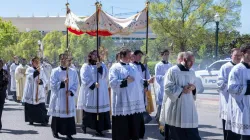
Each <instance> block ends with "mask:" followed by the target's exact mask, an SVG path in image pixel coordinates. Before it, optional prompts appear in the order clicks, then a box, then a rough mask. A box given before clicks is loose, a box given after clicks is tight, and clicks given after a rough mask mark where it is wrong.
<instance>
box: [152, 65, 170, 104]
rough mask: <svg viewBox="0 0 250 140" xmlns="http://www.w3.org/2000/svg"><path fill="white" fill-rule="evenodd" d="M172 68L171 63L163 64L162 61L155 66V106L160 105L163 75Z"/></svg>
mask: <svg viewBox="0 0 250 140" xmlns="http://www.w3.org/2000/svg"><path fill="white" fill-rule="evenodd" d="M170 67H172V64H171V63H167V64H164V63H163V62H162V61H161V62H158V63H157V64H156V65H155V84H156V86H155V87H156V91H155V92H156V93H155V95H156V104H157V105H162V100H163V95H164V75H165V74H166V73H167V71H168V69H169V68H170Z"/></svg>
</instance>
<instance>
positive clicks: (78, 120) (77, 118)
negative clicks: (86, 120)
mask: <svg viewBox="0 0 250 140" xmlns="http://www.w3.org/2000/svg"><path fill="white" fill-rule="evenodd" d="M68 61H69V66H70V68H71V69H73V70H75V71H76V73H77V80H78V86H77V90H76V94H75V104H76V105H77V100H78V95H79V91H80V86H81V85H80V81H79V77H80V76H79V69H78V68H77V67H76V66H75V65H74V64H73V63H72V61H73V57H72V56H70V57H68ZM75 122H76V124H79V123H82V111H81V110H76V116H75Z"/></svg>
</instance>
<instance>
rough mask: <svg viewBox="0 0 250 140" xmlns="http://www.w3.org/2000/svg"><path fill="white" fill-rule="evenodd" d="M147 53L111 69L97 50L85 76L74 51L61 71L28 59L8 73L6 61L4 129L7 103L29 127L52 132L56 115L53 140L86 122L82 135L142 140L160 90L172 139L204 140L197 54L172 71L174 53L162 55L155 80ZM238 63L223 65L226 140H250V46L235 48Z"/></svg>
mask: <svg viewBox="0 0 250 140" xmlns="http://www.w3.org/2000/svg"><path fill="white" fill-rule="evenodd" d="M143 55H144V53H143V52H142V51H140V50H135V51H131V50H130V49H127V48H122V49H121V50H120V52H119V53H117V55H116V62H115V63H113V64H112V66H106V64H105V63H104V62H103V61H102V59H101V58H100V56H99V55H98V53H97V51H96V50H92V51H91V52H89V54H88V60H87V62H86V63H84V64H83V65H82V67H81V69H80V70H78V69H77V68H76V67H75V66H74V65H73V64H72V60H73V57H72V56H71V55H70V53H69V52H67V51H66V52H65V53H62V54H60V55H59V58H58V59H59V62H60V65H59V66H58V67H55V68H52V66H51V65H50V64H49V63H47V62H45V61H43V60H42V59H40V58H38V57H33V58H32V59H31V60H30V64H29V65H28V64H27V60H26V59H23V58H20V59H19V58H18V57H14V63H13V64H11V66H10V68H9V69H7V68H6V66H5V65H4V63H3V60H2V59H0V130H1V129H2V123H1V117H2V111H3V107H4V103H5V98H8V99H13V100H14V101H16V102H21V103H22V105H23V106H24V115H25V117H24V118H25V122H27V123H29V125H33V124H34V123H38V124H41V125H42V126H47V125H48V123H49V117H51V131H52V135H53V137H54V138H58V139H59V138H60V137H59V134H60V135H64V136H66V138H67V139H69V140H72V139H73V137H72V135H75V134H76V124H77V123H81V124H82V130H83V133H87V128H89V129H93V130H95V131H96V135H97V136H100V137H105V135H104V133H103V131H107V130H109V129H112V139H113V140H139V139H143V138H144V134H145V124H146V123H149V122H150V121H151V120H152V118H151V116H150V114H151V113H152V112H154V105H153V98H152V94H151V91H153V92H154V93H155V100H156V101H155V102H156V105H157V108H156V110H155V111H156V116H155V119H156V121H157V123H158V126H159V131H160V133H161V134H162V135H163V136H164V137H165V139H166V140H200V139H201V137H200V135H199V131H198V126H199V122H198V113H197V109H196V104H195V101H196V96H197V94H198V93H202V92H203V90H204V88H203V85H202V82H201V79H199V78H197V77H196V75H195V72H194V70H193V69H192V66H193V64H194V63H195V56H194V54H193V53H192V52H189V51H187V52H180V53H179V54H178V56H177V62H176V63H177V64H176V65H173V64H171V63H170V62H169V55H170V52H169V50H167V49H165V50H162V51H161V52H159V56H160V57H161V61H160V62H158V63H157V64H156V65H155V73H154V74H152V75H154V76H152V75H151V74H150V71H149V69H148V67H147V59H148V58H147V57H146V56H145V58H144V62H142V57H143ZM231 58H232V59H231V61H230V62H228V63H226V64H224V65H223V66H222V67H221V69H220V74H219V76H218V77H219V78H218V83H217V84H218V88H219V92H220V93H219V96H220V107H219V108H220V114H219V116H220V118H221V119H222V124H223V134H224V139H225V140H250V44H243V45H242V46H241V47H240V48H234V49H232V51H231ZM9 83H10V85H9V86H10V90H9V91H8V90H7V87H8V84H9ZM6 91H8V93H7V94H6ZM6 96H7V97H6ZM46 105H48V107H46ZM111 122H112V123H111Z"/></svg>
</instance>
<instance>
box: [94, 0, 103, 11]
mask: <svg viewBox="0 0 250 140" xmlns="http://www.w3.org/2000/svg"><path fill="white" fill-rule="evenodd" d="M95 6H96V8H98V9H100V8H101V7H102V4H101V3H100V2H99V1H96V3H95Z"/></svg>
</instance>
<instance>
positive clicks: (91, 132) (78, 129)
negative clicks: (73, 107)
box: [74, 125, 112, 140]
mask: <svg viewBox="0 0 250 140" xmlns="http://www.w3.org/2000/svg"><path fill="white" fill-rule="evenodd" d="M76 133H82V134H83V130H82V128H81V126H80V125H77V126H76ZM86 134H90V135H92V136H94V137H98V136H96V131H95V130H92V129H90V128H87V133H86ZM103 134H104V135H105V136H104V137H100V138H112V134H111V133H109V132H108V131H103ZM74 139H76V138H74ZM79 140H80V139H79ZM83 140H84V139H83ZM91 140H92V139H91ZM93 140H94V139H93ZM97 140H98V139H97Z"/></svg>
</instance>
